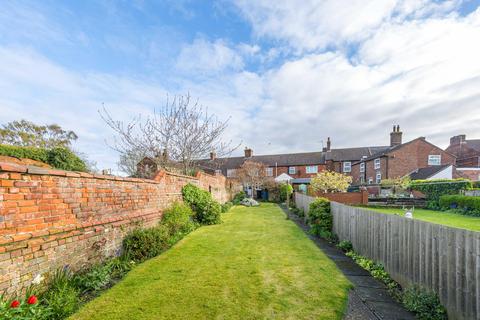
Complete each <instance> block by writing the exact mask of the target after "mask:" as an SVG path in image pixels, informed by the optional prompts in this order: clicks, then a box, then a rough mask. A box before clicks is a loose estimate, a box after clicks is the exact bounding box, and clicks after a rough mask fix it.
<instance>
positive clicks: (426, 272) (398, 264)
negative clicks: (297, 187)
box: [296, 194, 480, 319]
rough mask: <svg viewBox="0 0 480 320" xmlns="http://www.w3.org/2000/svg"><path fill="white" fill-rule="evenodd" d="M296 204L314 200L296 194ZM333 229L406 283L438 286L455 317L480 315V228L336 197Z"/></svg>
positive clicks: (442, 298)
mask: <svg viewBox="0 0 480 320" xmlns="http://www.w3.org/2000/svg"><path fill="white" fill-rule="evenodd" d="M296 200H297V206H298V207H301V208H304V209H306V210H305V212H308V204H309V203H310V202H312V201H313V200H314V198H312V197H308V196H305V195H301V194H297V195H296ZM332 214H333V232H334V233H335V234H337V235H338V237H339V239H340V240H349V241H351V242H352V244H353V247H354V249H355V251H357V252H358V253H359V254H361V255H363V256H366V257H368V258H370V259H372V260H375V261H377V262H380V263H382V264H383V265H384V266H385V269H386V270H387V272H388V273H389V274H390V275H391V276H392V278H393V279H395V280H396V281H397V282H399V283H400V284H401V285H402V286H409V285H411V284H420V285H422V286H424V287H426V288H429V289H431V290H433V291H435V292H436V293H437V294H438V296H439V297H440V300H441V302H442V304H443V305H444V306H445V307H446V308H447V310H448V314H449V318H451V319H480V233H479V232H474V231H468V230H463V229H457V228H451V227H447V226H443V225H438V224H433V223H428V222H424V221H420V220H415V219H407V218H404V217H401V216H397V215H391V214H382V213H378V212H375V211H371V210H367V209H363V208H356V207H351V206H347V205H343V204H340V203H336V202H332Z"/></svg>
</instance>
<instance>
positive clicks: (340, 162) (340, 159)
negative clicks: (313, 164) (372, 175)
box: [323, 137, 389, 175]
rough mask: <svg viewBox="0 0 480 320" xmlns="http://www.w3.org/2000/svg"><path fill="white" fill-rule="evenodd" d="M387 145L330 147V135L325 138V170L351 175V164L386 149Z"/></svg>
mask: <svg viewBox="0 0 480 320" xmlns="http://www.w3.org/2000/svg"><path fill="white" fill-rule="evenodd" d="M388 148H389V147H388V146H372V147H356V148H341V149H331V140H330V137H329V138H328V139H327V147H326V148H324V149H323V151H324V153H325V165H326V168H327V170H329V171H336V172H339V173H343V174H346V175H352V164H354V163H355V162H358V161H360V160H362V159H364V158H368V157H371V156H372V155H374V154H377V153H379V152H383V151H385V150H387V149H388Z"/></svg>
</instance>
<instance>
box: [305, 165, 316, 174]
mask: <svg viewBox="0 0 480 320" xmlns="http://www.w3.org/2000/svg"><path fill="white" fill-rule="evenodd" d="M306 171H307V173H318V166H307V168H306Z"/></svg>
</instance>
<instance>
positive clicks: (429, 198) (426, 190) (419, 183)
mask: <svg viewBox="0 0 480 320" xmlns="http://www.w3.org/2000/svg"><path fill="white" fill-rule="evenodd" d="M399 180H402V179H399ZM402 184H404V185H402ZM476 187H477V183H475V182H472V181H470V180H466V179H454V180H445V179H437V180H414V181H408V182H407V183H405V182H404V181H400V182H399V183H395V185H394V186H393V188H394V190H395V188H397V189H407V190H411V191H419V192H421V193H423V194H424V195H425V198H426V203H427V206H426V208H413V207H412V206H405V208H398V207H380V206H368V209H371V210H373V211H378V212H382V213H388V214H397V215H402V216H403V215H404V214H405V212H406V211H407V210H409V211H411V212H412V213H413V218H414V219H418V220H423V221H427V222H432V223H436V224H442V225H446V226H450V227H455V228H461V229H467V230H473V231H480V197H478V196H470V195H468V194H469V193H471V192H475V191H477V190H479V189H477V188H476ZM394 194H395V193H394Z"/></svg>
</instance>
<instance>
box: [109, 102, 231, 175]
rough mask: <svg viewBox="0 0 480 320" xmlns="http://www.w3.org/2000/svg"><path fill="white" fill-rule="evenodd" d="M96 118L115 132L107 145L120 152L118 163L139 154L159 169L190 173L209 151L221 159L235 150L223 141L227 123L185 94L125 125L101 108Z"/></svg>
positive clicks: (135, 157)
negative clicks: (155, 164) (175, 168)
mask: <svg viewBox="0 0 480 320" xmlns="http://www.w3.org/2000/svg"><path fill="white" fill-rule="evenodd" d="M100 115H101V117H102V119H103V120H104V121H105V123H106V124H107V125H108V126H109V127H110V128H112V129H113V131H114V132H115V133H116V135H115V136H114V142H113V143H112V144H111V146H112V148H113V149H115V150H116V151H118V152H119V153H120V159H121V160H120V161H121V163H122V164H124V163H125V162H126V161H127V160H128V161H131V160H132V159H138V158H139V157H137V156H138V155H141V156H146V157H149V158H151V159H152V160H154V161H156V162H157V164H158V166H159V167H171V166H173V167H176V166H180V168H181V171H182V172H183V173H185V174H190V173H192V172H193V170H194V169H195V161H196V160H198V159H201V158H204V157H207V156H208V154H209V153H210V152H211V151H215V152H216V154H217V155H218V156H225V155H228V154H230V153H231V152H232V151H233V150H234V149H236V147H238V146H236V147H232V142H231V141H228V142H226V141H224V139H223V134H224V132H225V130H226V129H227V126H228V120H220V119H218V117H217V116H215V115H214V114H210V113H209V112H208V109H207V108H205V107H203V106H201V105H200V104H199V103H198V100H197V101H192V99H191V97H190V95H188V94H187V95H185V96H181V95H180V96H175V97H174V98H173V99H171V100H170V99H168V98H167V101H166V104H165V105H164V106H163V107H162V108H160V109H155V110H153V112H152V114H150V115H147V116H146V117H141V116H136V117H134V118H133V119H132V120H131V121H129V122H123V121H120V120H115V119H114V118H113V117H112V116H111V114H110V113H109V112H108V111H107V110H106V109H105V108H104V109H103V110H102V111H100ZM165 155H168V157H165ZM130 167H131V166H130Z"/></svg>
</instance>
